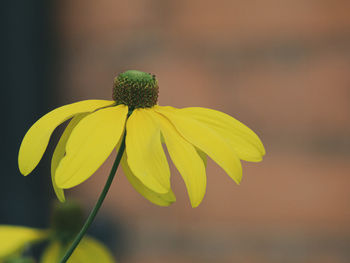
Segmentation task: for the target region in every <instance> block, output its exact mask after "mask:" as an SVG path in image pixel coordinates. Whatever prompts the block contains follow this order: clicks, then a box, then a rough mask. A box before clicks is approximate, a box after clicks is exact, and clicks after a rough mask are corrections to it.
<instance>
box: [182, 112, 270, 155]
mask: <svg viewBox="0 0 350 263" xmlns="http://www.w3.org/2000/svg"><path fill="white" fill-rule="evenodd" d="M180 111H181V112H182V113H184V114H187V115H188V116H190V117H192V118H195V119H196V120H198V121H200V122H203V123H204V124H205V125H206V126H208V127H210V128H211V129H213V130H215V132H217V133H218V134H220V136H222V137H223V138H225V139H226V141H227V143H228V144H229V145H230V146H231V147H232V148H233V149H234V150H235V151H236V152H237V154H238V156H239V158H240V159H242V160H245V161H251V162H258V161H261V160H262V157H263V156H264V155H265V148H264V145H263V144H262V142H261V140H260V139H259V137H258V136H257V135H256V134H255V133H254V132H253V131H252V130H251V129H249V128H248V127H247V126H246V125H244V124H243V123H241V122H240V121H238V120H236V119H234V118H233V117H231V116H229V115H227V114H225V113H223V112H220V111H216V110H212V109H206V108H200V107H191V108H184V109H180Z"/></svg>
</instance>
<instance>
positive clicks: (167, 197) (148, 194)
mask: <svg viewBox="0 0 350 263" xmlns="http://www.w3.org/2000/svg"><path fill="white" fill-rule="evenodd" d="M121 165H122V168H123V171H124V174H125V176H126V178H127V179H128V181H129V182H130V184H131V185H132V186H133V187H134V188H135V190H136V191H137V192H138V193H139V194H141V195H142V196H143V197H144V198H146V199H147V200H148V201H150V202H152V203H154V204H156V205H159V206H169V205H171V204H172V203H174V202H175V201H176V197H175V195H174V193H173V191H172V190H171V189H170V191H169V192H168V193H165V194H159V193H156V192H154V191H152V190H150V189H149V188H147V187H146V186H145V185H144V184H143V183H142V182H141V181H140V180H139V179H137V178H136V176H135V175H134V174H133V173H132V171H131V170H130V167H129V165H128V163H127V157H126V153H124V155H123V158H122V160H121Z"/></svg>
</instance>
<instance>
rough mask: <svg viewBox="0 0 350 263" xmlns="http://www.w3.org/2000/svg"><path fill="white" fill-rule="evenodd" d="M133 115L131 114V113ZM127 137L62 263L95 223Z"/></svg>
mask: <svg viewBox="0 0 350 263" xmlns="http://www.w3.org/2000/svg"><path fill="white" fill-rule="evenodd" d="M130 114H131V113H130ZM125 137H126V132H124V135H123V139H122V142H121V144H120V148H119V151H118V154H117V157H116V158H115V161H114V163H113V166H112V169H111V171H110V173H109V176H108V179H107V181H106V184H105V186H104V187H103V190H102V192H101V194H100V197H99V198H98V200H97V202H96V204H95V207H94V208H93V209H92V211H91V212H90V215H89V217H88V218H87V219H86V221H85V223H84V225H83V227H82V228H81V230H80V232H79V233H78V234H77V236H76V237H75V239H74V241H73V243H72V244H71V245H70V247H69V249H68V250H67V252H66V253H65V255H64V257H63V258H62V259H61V261H60V263H65V262H67V260H68V259H69V257H70V256H71V255H72V254H73V252H74V250H75V249H76V247H77V246H78V245H79V243H80V241H81V239H82V238H83V237H84V235H85V233H86V231H87V230H88V228H89V226H90V225H91V223H92V222H93V221H94V219H95V217H96V215H97V213H98V210H99V209H100V207H101V205H102V203H103V201H104V199H105V197H106V195H107V193H108V190H109V188H110V186H111V184H112V181H113V178H114V176H115V174H116V172H117V169H118V166H119V163H120V160H121V158H122V156H123V153H124V150H125Z"/></svg>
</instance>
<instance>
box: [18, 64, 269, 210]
mask: <svg viewBox="0 0 350 263" xmlns="http://www.w3.org/2000/svg"><path fill="white" fill-rule="evenodd" d="M157 98H158V83H157V80H156V79H155V76H154V75H150V74H148V73H143V72H140V71H135V70H129V71H126V72H124V73H121V74H120V75H119V76H118V77H116V79H115V82H114V90H113V99H114V101H107V100H86V101H80V102H76V103H73V104H69V105H66V106H63V107H60V108H57V109H55V110H53V111H51V112H49V113H48V114H46V115H45V116H43V117H42V118H40V119H39V120H38V121H37V122H36V123H35V124H34V125H33V126H32V127H31V128H30V129H29V131H28V132H27V134H26V135H25V137H24V139H23V141H22V144H21V148H20V150H19V156H18V162H19V169H20V171H21V173H22V174H23V175H28V174H29V173H30V172H32V170H33V169H34V168H35V167H36V166H37V164H38V163H39V161H40V159H41V158H42V156H43V154H44V151H45V149H46V147H47V144H48V142H49V139H50V136H51V134H52V132H53V131H54V129H55V128H56V127H57V126H58V125H60V124H61V123H63V122H65V121H67V120H69V119H71V118H72V120H71V121H70V122H69V124H68V126H67V127H66V129H65V131H64V133H63V135H62V136H61V138H60V140H59V142H58V144H57V146H56V149H55V151H54V154H53V157H52V164H51V165H52V166H51V175H52V181H53V185H54V189H55V192H56V194H57V196H58V198H59V200H61V201H64V194H63V189H67V188H71V187H74V186H76V185H78V184H80V183H82V182H83V181H85V180H86V179H88V178H89V177H90V176H91V175H92V174H93V173H94V172H95V171H96V170H97V169H98V168H99V167H100V166H101V164H102V163H103V162H104V161H105V160H106V159H107V157H108V156H109V155H110V154H111V152H112V151H113V149H116V150H118V148H119V145H120V143H121V140H122V138H123V134H124V133H125V132H126V139H125V144H126V150H125V152H124V155H123V158H122V167H123V170H124V173H125V175H126V177H127V178H128V180H129V182H130V183H131V184H132V185H133V187H134V188H135V189H136V190H137V191H138V192H139V193H140V194H142V195H143V196H144V197H145V198H147V199H148V200H149V201H151V202H153V203H155V204H158V205H161V206H167V205H170V204H171V203H172V202H174V201H175V196H174V194H173V192H172V190H171V188H170V171H169V166H168V162H167V158H166V155H165V153H164V150H163V147H162V143H164V144H165V145H166V148H167V150H168V152H169V155H170V157H171V159H172V161H173V162H174V164H175V166H176V168H177V169H178V171H179V172H180V174H181V175H182V178H183V179H184V182H185V184H186V187H187V190H188V194H189V198H190V201H191V205H192V207H197V206H198V205H199V204H200V203H201V201H202V199H203V197H204V194H205V190H206V172H205V168H206V156H207V155H208V156H209V157H210V158H211V159H212V160H214V161H215V162H216V163H217V164H218V165H219V166H221V167H222V168H223V169H224V171H225V172H226V173H227V174H228V175H229V176H230V177H231V178H232V179H233V180H234V181H235V182H236V183H237V184H239V183H240V181H241V177H242V167H241V162H240V160H245V161H251V162H258V161H261V160H262V157H263V155H264V154H265V149H264V146H263V144H262V143H261V141H260V139H259V138H258V136H257V135H256V134H255V133H254V132H253V131H252V130H250V129H249V128H248V127H247V126H245V125H244V124H242V123H241V122H239V121H238V120H236V119H234V118H232V117H230V116H229V115H227V114H225V113H222V112H219V111H215V110H211V109H206V108H200V107H191V108H183V109H177V108H173V107H169V106H165V107H164V106H159V105H157ZM129 115H130V116H129ZM128 116H129V117H128Z"/></svg>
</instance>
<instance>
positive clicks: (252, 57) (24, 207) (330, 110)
mask: <svg viewBox="0 0 350 263" xmlns="http://www.w3.org/2000/svg"><path fill="white" fill-rule="evenodd" d="M349 10H350V2H349V1H345V0H318V1H315V0H293V1H292V0H285V1H279V0H267V1H243V0H216V1H210V0H206V1H205V0H189V1H188V0H177V1H169V0H130V1H112V0H100V1H93V0H75V1H67V0H63V1H54V0H50V1H44V0H41V1H40V0H37V1H34V0H30V1H29V0H15V1H4V3H3V8H2V11H1V13H2V14H1V17H2V19H4V21H3V23H2V24H3V25H4V26H5V29H6V30H3V33H2V37H1V38H2V41H1V42H2V43H1V46H2V48H1V50H2V51H3V55H4V59H2V60H1V67H2V70H1V76H2V79H3V82H2V84H3V87H2V89H1V90H2V94H3V95H2V108H3V109H2V110H3V111H2V112H3V114H2V117H3V120H2V123H3V127H5V129H1V130H2V131H1V134H2V137H1V138H2V140H1V145H2V158H1V167H2V175H1V178H2V179H1V186H2V187H1V191H0V209H1V210H0V211H1V212H0V223H1V224H22V225H29V226H34V227H44V226H46V225H47V219H48V211H49V210H50V206H51V203H52V200H53V199H54V195H53V191H52V187H51V183H50V176H49V163H50V156H51V154H52V150H53V147H54V146H55V142H56V141H57V137H58V135H59V133H60V131H62V128H59V129H58V131H57V132H55V134H54V136H53V140H52V142H51V144H50V146H49V150H48V152H47V153H46V154H45V156H44V159H43V161H42V162H41V163H40V165H39V166H38V168H37V169H36V170H35V171H34V172H33V174H32V175H31V176H28V177H26V178H23V177H22V176H21V175H20V173H19V171H18V168H17V153H18V149H19V145H20V142H21V140H22V138H23V136H24V134H25V132H26V131H27V129H28V128H29V127H30V126H31V125H32V124H33V123H34V122H35V120H37V119H38V118H39V117H40V116H42V115H43V114H45V113H47V112H48V111H50V110H52V109H54V108H55V107H58V106H61V105H64V104H67V103H71V102H75V101H79V100H84V99H111V94H112V83H113V78H114V77H115V76H116V75H117V74H118V73H120V72H122V71H125V70H127V69H138V70H141V71H146V72H151V73H153V74H156V76H157V78H158V81H159V85H160V97H159V104H160V105H172V106H175V107H186V106H202V107H208V108H214V109H217V110H221V111H223V112H226V113H228V114H230V115H232V116H234V117H236V118H237V119H239V120H241V121H242V122H243V123H245V124H247V125H248V126H249V127H251V128H252V129H253V130H254V131H255V132H256V133H257V134H258V135H259V136H260V137H261V139H262V141H263V142H264V145H265V147H266V150H267V155H266V157H265V159H264V161H263V162H261V163H246V162H243V181H242V183H241V185H240V186H237V185H235V184H234V182H233V181H232V180H231V179H230V178H229V177H228V176H227V175H226V174H225V173H224V172H223V170H221V168H219V167H218V166H217V165H216V164H215V163H214V162H212V161H209V163H208V168H207V175H208V186H207V194H206V196H205V198H204V201H203V203H202V204H201V205H200V206H199V207H198V208H196V209H192V208H191V207H190V203H189V200H188V197H187V193H186V189H185V186H184V183H183V181H182V179H181V177H180V175H179V174H178V172H177V171H176V169H175V168H174V166H173V165H172V164H171V169H172V175H173V176H172V186H173V189H174V191H175V194H176V196H177V202H176V203H175V204H173V205H172V206H170V207H168V208H162V207H157V206H155V205H153V204H151V203H149V202H148V201H146V200H145V199H143V198H142V197H141V196H140V195H139V194H138V193H137V192H136V191H135V190H134V189H133V188H132V187H131V186H130V185H129V183H128V182H127V180H126V178H125V177H124V176H123V174H122V172H121V171H118V174H117V177H116V178H115V181H114V183H113V185H112V188H111V191H110V192H109V195H108V197H107V199H106V201H105V203H104V206H103V207H102V210H101V212H100V214H99V216H98V218H97V221H96V222H95V224H94V226H93V228H92V231H91V232H92V234H95V236H97V237H98V238H100V239H101V240H103V241H104V242H106V244H108V246H109V247H110V248H111V249H112V251H113V253H114V254H115V256H116V257H117V258H118V259H119V260H120V262H125V263H136V262H144V263H157V262H168V263H173V262H184V263H187V262H201V263H205V262H220V263H229V262H237V263H238V262H239V263H240V262H242V263H265V262H268V263H288V262H298V263H299V262H300V263H306V262H308V263H309V262H317V263H328V262H329V263H346V262H350V191H349V189H350V188H349V184H350V177H349V175H350V158H349V157H350V15H349ZM114 157H115V156H114V155H112V156H111V157H110V158H109V159H108V161H107V162H106V163H105V164H104V165H103V166H102V167H101V168H100V169H99V170H98V172H97V174H96V175H95V176H92V177H91V178H90V179H89V180H88V181H86V182H85V183H84V184H82V185H80V186H78V187H76V188H73V189H72V190H69V191H67V195H68V196H69V198H75V199H77V200H79V201H81V202H82V203H83V205H84V207H85V208H86V210H87V211H89V210H90V209H91V208H92V206H93V205H94V202H95V201H96V199H97V197H98V195H99V193H100V191H101V189H102V187H103V185H104V183H105V180H106V178H107V175H108V172H109V169H110V167H111V165H112V161H113V159H114Z"/></svg>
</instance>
